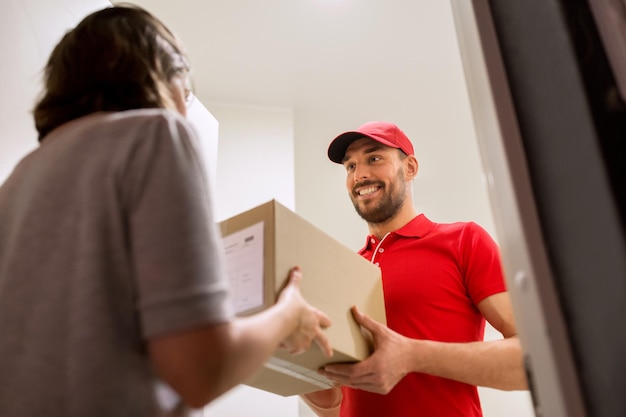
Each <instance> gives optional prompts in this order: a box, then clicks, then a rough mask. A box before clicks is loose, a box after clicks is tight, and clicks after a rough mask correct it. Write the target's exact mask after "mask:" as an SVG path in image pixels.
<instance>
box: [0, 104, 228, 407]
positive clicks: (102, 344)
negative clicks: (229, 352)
mask: <svg viewBox="0 0 626 417" xmlns="http://www.w3.org/2000/svg"><path fill="white" fill-rule="evenodd" d="M196 141H197V138H196V135H195V132H194V131H193V129H191V127H190V125H189V124H188V123H187V122H186V120H184V119H183V118H182V117H180V116H179V115H177V114H174V113H171V112H169V111H165V110H161V109H148V110H132V111H125V112H119V113H96V114H92V115H89V116H86V117H83V118H80V119H77V120H74V121H72V122H69V123H66V124H65V125H63V126H61V127H59V128H57V129H56V130H54V131H53V132H51V133H50V134H49V135H48V136H47V137H46V138H45V139H44V141H43V142H42V144H41V146H40V147H39V148H38V149H37V150H35V151H34V152H32V153H31V154H29V155H28V156H26V157H25V158H24V159H23V160H22V161H21V162H20V163H19V164H18V165H17V166H16V168H15V170H14V171H13V173H12V174H11V175H10V177H9V178H8V179H7V181H6V182H5V183H4V184H3V185H2V187H0V416H2V417H13V416H19V417H26V416H28V417H40V416H41V417H44V416H45V417H55V416H59V417H61V416H63V417H71V416H77V417H89V416H94V417H95V416H98V417H100V416H103V417H125V416H128V417H131V416H132V417H156V416H162V415H168V410H166V408H167V407H166V405H165V404H164V403H165V402H164V401H160V400H159V398H157V394H156V393H157V391H158V389H157V388H158V385H159V384H160V382H159V381H158V379H157V377H156V376H155V374H154V372H153V369H152V367H151V364H150V361H149V358H148V356H147V353H146V340H150V339H152V338H155V337H158V336H161V335H167V334H170V333H175V332H177V331H181V330H186V329H190V328H194V327H198V326H202V325H207V324H214V323H219V322H224V321H227V320H229V319H230V318H232V316H233V312H232V309H231V306H230V303H229V301H228V291H227V286H228V283H227V281H226V279H225V273H224V271H225V268H223V266H222V265H223V264H222V259H221V258H222V256H223V254H222V249H221V241H220V237H219V232H218V229H217V227H216V225H215V223H214V220H213V214H212V211H211V204H210V200H209V191H208V189H207V182H208V181H207V179H206V172H205V170H204V167H203V164H202V161H201V159H200V157H199V153H198V152H197V150H196V149H197V143H196ZM170 400H171V398H170ZM169 402H170V404H169V406H171V405H172V404H171V401H169ZM170 412H171V410H170Z"/></svg>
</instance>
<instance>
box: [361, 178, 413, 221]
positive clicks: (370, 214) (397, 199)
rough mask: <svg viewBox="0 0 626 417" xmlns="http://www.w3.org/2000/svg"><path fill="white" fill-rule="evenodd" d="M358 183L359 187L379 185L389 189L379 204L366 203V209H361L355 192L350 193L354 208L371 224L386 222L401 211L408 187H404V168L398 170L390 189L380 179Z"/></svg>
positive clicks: (382, 188)
mask: <svg viewBox="0 0 626 417" xmlns="http://www.w3.org/2000/svg"><path fill="white" fill-rule="evenodd" d="M357 185H358V186H359V187H361V186H366V185H377V186H380V187H381V188H380V190H381V191H387V192H386V194H385V195H384V196H383V198H382V199H381V200H380V201H379V202H378V204H376V205H373V204H372V203H369V204H366V206H365V207H367V208H366V209H361V207H360V206H359V200H357V199H356V197H355V196H354V192H351V193H350V199H351V200H352V204H353V205H354V209H355V210H356V212H357V213H358V214H359V216H361V218H362V219H363V220H365V221H366V222H367V223H370V224H379V223H385V222H387V221H389V220H391V219H393V218H394V217H395V216H396V215H397V214H398V212H399V211H400V208H401V207H402V204H403V203H404V200H405V198H406V188H405V187H404V174H403V172H402V170H400V171H399V172H398V175H397V177H396V181H394V182H393V183H391V184H390V185H389V190H386V187H385V185H384V184H383V183H381V182H378V181H364V182H362V183H359V184H357Z"/></svg>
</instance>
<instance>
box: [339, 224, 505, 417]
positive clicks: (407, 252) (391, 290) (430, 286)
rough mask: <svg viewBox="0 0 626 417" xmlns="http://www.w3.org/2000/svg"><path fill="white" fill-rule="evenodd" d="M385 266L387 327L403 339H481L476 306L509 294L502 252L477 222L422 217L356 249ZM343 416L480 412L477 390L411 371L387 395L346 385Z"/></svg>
mask: <svg viewBox="0 0 626 417" xmlns="http://www.w3.org/2000/svg"><path fill="white" fill-rule="evenodd" d="M359 253H360V254H361V255H362V256H363V257H365V258H366V259H368V260H370V261H373V262H374V263H375V264H378V265H379V266H380V267H381V269H382V280H383V288H384V293H385V307H386V310H387V325H388V326H389V328H391V329H393V330H395V331H397V332H398V333H401V334H403V335H405V336H408V337H411V338H415V339H429V340H436V341H444V342H472V341H479V340H483V336H484V329H485V320H484V318H483V317H482V315H481V314H480V312H479V311H478V309H477V307H476V305H477V304H478V303H479V302H480V301H481V300H483V299H484V298H486V297H488V296H490V295H493V294H497V293H500V292H503V291H506V286H505V282H504V278H503V273H502V267H501V264H500V256H499V250H498V247H497V245H496V244H495V242H494V241H493V239H492V238H491V237H490V236H489V235H488V234H487V232H486V231H484V230H483V229H482V228H481V227H480V226H478V225H477V224H475V223H452V224H438V223H433V222H431V221H430V220H428V219H427V218H426V217H425V216H424V215H420V216H417V217H416V218H415V219H413V220H412V221H411V222H410V223H408V224H407V225H406V226H404V227H403V228H402V229H400V230H397V231H395V232H392V233H390V234H389V235H387V236H386V237H384V238H383V239H382V243H381V241H378V240H377V239H376V238H375V237H373V236H368V238H367V242H366V246H365V247H364V248H363V249H361V250H360V251H359ZM343 395H344V400H343V402H342V406H341V414H340V415H341V417H383V416H394V417H403V416H407V417H408V416H411V417H416V416H424V417H434V416H436V417H452V416H459V417H461V416H462V417H476V416H482V412H481V408H480V402H479V398H478V391H477V389H476V387H474V386H471V385H467V384H464V383H460V382H455V381H452V380H449V379H445V378H439V377H433V376H430V375H425V374H419V373H412V374H409V375H407V376H406V377H405V378H404V379H403V380H402V381H400V383H398V385H396V387H395V388H394V389H393V390H392V391H391V392H390V393H389V394H388V395H378V394H373V393H368V392H365V391H360V390H354V389H351V388H346V387H344V388H343Z"/></svg>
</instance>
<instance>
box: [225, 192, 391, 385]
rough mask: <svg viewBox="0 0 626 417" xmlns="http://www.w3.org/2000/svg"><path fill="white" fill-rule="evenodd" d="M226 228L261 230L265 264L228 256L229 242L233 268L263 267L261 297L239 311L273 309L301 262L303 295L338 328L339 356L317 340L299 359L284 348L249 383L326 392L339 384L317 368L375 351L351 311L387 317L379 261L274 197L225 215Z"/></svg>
mask: <svg viewBox="0 0 626 417" xmlns="http://www.w3.org/2000/svg"><path fill="white" fill-rule="evenodd" d="M260 224H262V227H260ZM220 227H221V231H222V236H223V237H224V239H228V237H229V236H231V235H232V236H236V233H240V234H241V233H244V234H246V233H247V232H248V230H254V229H252V228H253V227H256V230H262V237H263V239H262V240H263V245H262V246H263V254H262V262H260V263H258V264H255V263H254V262H252V261H250V260H248V259H242V258H241V257H239V258H234V259H233V258H232V257H230V258H229V256H228V252H229V247H228V245H227V248H226V252H227V265H228V268H229V271H232V270H233V268H237V265H234V264H235V263H249V264H250V265H253V267H252V268H262V269H263V271H262V280H263V283H262V286H263V289H262V292H263V297H262V300H261V301H260V302H259V305H256V306H254V307H253V308H249V309H247V310H245V311H242V312H239V313H238V315H240V316H245V315H248V314H252V313H255V312H258V311H261V310H263V309H265V308H268V307H270V306H272V305H273V304H274V303H275V301H276V298H277V295H278V294H279V292H280V289H281V288H282V287H283V286H284V284H285V281H286V279H287V276H288V273H289V270H290V269H291V267H293V266H295V265H298V266H300V267H301V268H302V272H303V279H302V283H301V292H302V294H303V296H304V298H305V299H306V300H307V301H308V302H309V303H311V304H312V305H314V306H315V307H317V308H319V309H320V310H322V311H324V312H325V313H326V314H327V315H328V316H329V317H330V318H331V320H332V326H331V327H329V328H328V329H326V330H325V333H326V335H327V336H328V338H329V340H330V342H331V344H332V346H333V349H334V354H333V357H332V358H327V357H325V356H324V355H323V354H322V352H321V350H320V349H319V348H318V347H317V345H313V346H312V347H311V349H310V350H309V351H307V352H306V353H304V354H301V355H296V356H293V355H290V354H289V353H288V352H285V351H283V350H278V351H276V352H275V353H274V355H273V357H272V358H270V360H269V361H268V362H267V363H266V364H265V366H264V367H263V368H262V369H261V370H260V371H259V372H258V373H257V374H256V375H255V376H254V377H253V378H252V379H251V380H249V381H248V382H247V383H246V385H249V386H253V387H256V388H260V389H262V390H265V391H269V392H272V393H275V394H278V395H282V396H290V395H297V394H304V393H307V392H313V391H319V390H322V389H327V388H330V387H332V383H331V382H330V381H328V380H327V379H326V378H324V377H322V376H320V375H318V374H317V372H316V371H317V369H319V368H320V367H322V366H323V365H326V364H328V363H331V362H333V363H334V362H357V361H360V360H363V359H365V358H366V357H367V356H368V355H369V354H370V353H371V343H370V340H368V338H367V337H366V335H364V334H363V333H362V331H361V329H360V327H359V326H358V325H357V324H356V321H355V320H354V318H353V317H352V314H351V313H350V308H351V307H352V306H353V305H356V306H358V307H359V309H361V310H362V311H363V312H365V313H366V314H368V315H369V316H371V317H372V318H374V319H375V320H377V321H380V322H382V323H385V322H386V320H385V308H384V300H383V290H382V281H381V273H380V269H379V268H378V267H377V266H375V265H372V264H371V263H370V262H368V261H367V260H365V259H364V258H362V257H361V256H360V255H358V254H357V253H356V252H354V251H353V250H352V249H350V248H348V247H346V246H344V245H342V244H341V243H339V242H337V241H336V240H334V239H333V238H332V237H330V236H329V235H327V234H326V233H324V232H322V231H321V230H319V229H318V228H316V227H315V226H313V225H312V224H310V223H309V222H307V221H305V220H304V219H302V218H301V217H299V216H298V215H297V214H295V213H294V212H292V211H291V210H289V209H288V208H286V207H284V206H283V205H281V204H280V203H278V202H276V201H275V200H271V201H269V202H267V203H265V204H262V205H260V206H257V207H256V208H253V209H251V210H249V211H246V212H244V213H241V214H239V215H237V216H234V217H231V218H230V219H227V220H224V221H223V222H221V223H220ZM251 233H253V232H251ZM257 236H258V235H257ZM258 237H260V236H258ZM255 238H256V236H252V234H250V235H249V236H243V238H242V239H241V242H246V243H247V242H252V241H253V240H254V239H255ZM257 243H258V242H257ZM235 246H237V244H232V245H231V248H230V249H232V248H233V247H235ZM240 246H241V245H240ZM240 249H241V248H240ZM229 262H230V264H229ZM250 265H248V266H247V267H250ZM258 272H259V271H258ZM231 275H232V272H231ZM259 276H260V274H259ZM231 278H232V276H231ZM259 299H260V298H259Z"/></svg>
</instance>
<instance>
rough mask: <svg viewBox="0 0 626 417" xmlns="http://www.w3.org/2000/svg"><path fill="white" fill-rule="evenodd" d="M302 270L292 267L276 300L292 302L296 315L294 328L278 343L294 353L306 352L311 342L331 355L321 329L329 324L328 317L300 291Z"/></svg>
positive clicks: (328, 355) (329, 347)
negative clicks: (285, 283)
mask: <svg viewBox="0 0 626 417" xmlns="http://www.w3.org/2000/svg"><path fill="white" fill-rule="evenodd" d="M301 281H302V272H301V271H300V268H298V267H294V268H292V269H291V271H290V272H289V281H288V283H287V286H286V287H285V288H284V289H283V291H281V293H280V296H279V298H278V302H285V303H293V305H294V306H295V309H296V311H297V315H298V322H297V326H296V329H295V330H294V331H293V332H292V333H291V334H290V335H289V336H288V337H287V338H286V339H285V340H283V341H282V343H281V344H280V347H281V348H284V349H286V350H288V351H289V352H290V353H292V354H294V355H298V354H301V353H304V352H306V351H307V350H308V349H309V348H310V347H311V343H315V344H316V345H318V346H319V348H320V349H321V350H322V352H323V353H324V355H325V356H327V357H331V356H332V355H333V349H332V347H331V345H330V342H329V340H328V338H327V337H326V335H325V334H324V332H323V329H325V328H327V327H329V326H330V325H331V321H330V318H329V317H328V316H327V315H326V314H324V313H323V312H321V311H320V310H318V309H317V308H315V307H313V306H312V305H310V304H309V303H308V302H307V301H306V300H305V299H304V298H303V297H302V294H301V293H300V282H301Z"/></svg>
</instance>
